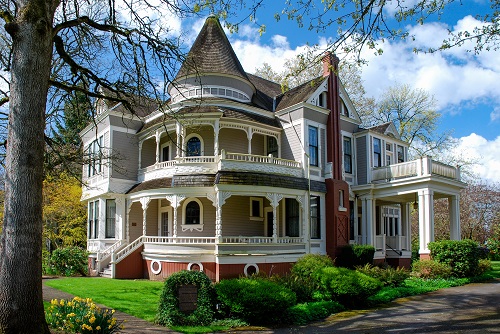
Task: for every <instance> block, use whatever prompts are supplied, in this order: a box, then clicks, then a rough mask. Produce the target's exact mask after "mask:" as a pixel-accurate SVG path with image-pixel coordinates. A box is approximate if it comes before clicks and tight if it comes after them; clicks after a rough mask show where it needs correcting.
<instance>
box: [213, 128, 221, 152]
mask: <svg viewBox="0 0 500 334" xmlns="http://www.w3.org/2000/svg"><path fill="white" fill-rule="evenodd" d="M219 130H220V127H219V120H218V119H216V120H215V124H214V156H218V155H219Z"/></svg>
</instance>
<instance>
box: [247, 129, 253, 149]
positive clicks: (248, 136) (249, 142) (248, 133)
mask: <svg viewBox="0 0 500 334" xmlns="http://www.w3.org/2000/svg"><path fill="white" fill-rule="evenodd" d="M252 136H253V132H252V128H248V131H247V139H248V154H252Z"/></svg>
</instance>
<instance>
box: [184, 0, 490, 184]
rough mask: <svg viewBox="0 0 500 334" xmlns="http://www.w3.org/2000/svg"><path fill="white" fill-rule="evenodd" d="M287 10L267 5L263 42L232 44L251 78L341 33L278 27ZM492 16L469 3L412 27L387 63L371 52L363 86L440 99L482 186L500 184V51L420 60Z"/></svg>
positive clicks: (446, 126) (444, 126)
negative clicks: (399, 88)
mask: <svg viewBox="0 0 500 334" xmlns="http://www.w3.org/2000/svg"><path fill="white" fill-rule="evenodd" d="M415 1H416V0H407V3H409V2H415ZM280 3H282V1H273V4H272V7H271V5H267V6H268V7H265V8H264V10H261V11H260V12H259V13H258V14H257V23H259V24H265V25H266V32H265V33H264V34H263V35H262V36H259V34H258V31H257V28H258V26H257V25H253V24H251V23H248V24H243V25H241V26H240V29H239V32H238V33H237V34H232V35H230V36H229V39H230V41H231V43H232V45H233V48H234V49H235V52H236V54H237V55H238V57H239V59H240V61H241V62H242V65H243V67H244V68H245V70H246V71H247V72H250V73H253V72H254V71H255V68H256V67H260V66H262V64H263V63H264V62H267V63H269V64H271V65H272V66H273V67H274V68H276V69H277V70H278V71H279V70H280V69H282V67H283V62H284V60H285V59H287V58H290V57H293V56H294V55H295V54H297V53H299V52H301V51H302V50H303V48H304V46H305V45H306V44H307V43H309V44H315V43H317V44H320V45H321V44H324V40H325V39H328V38H335V33H334V31H333V30H334V29H332V34H331V35H329V34H328V33H326V34H321V35H318V34H316V33H315V32H311V31H308V30H307V29H305V28H302V29H300V28H298V27H297V25H296V23H295V22H290V21H287V20H286V18H283V19H282V20H281V21H280V22H278V23H276V21H275V20H274V19H273V14H274V13H275V12H276V11H279V8H280V5H279V4H280ZM488 10H489V1H486V0H467V1H462V4H460V3H459V2H457V3H456V4H454V5H453V6H451V7H449V8H448V9H447V10H445V12H444V13H443V15H442V16H441V20H439V21H438V20H436V18H435V17H434V18H431V19H429V20H428V21H426V22H425V23H424V24H423V25H418V24H414V23H413V24H412V23H411V22H407V23H405V24H406V26H405V27H406V28H407V29H409V30H410V32H411V33H412V34H413V35H414V36H415V38H416V39H415V41H413V40H407V41H406V42H402V41H397V42H385V43H384V44H382V45H381V47H382V48H383V50H384V53H383V54H382V55H381V56H374V55H373V51H368V50H366V51H364V53H363V54H364V56H365V58H366V59H367V60H368V64H367V65H366V66H364V67H363V69H362V71H363V72H362V73H363V74H362V78H363V80H364V86H365V89H366V91H367V95H368V96H373V97H375V98H377V97H378V96H380V95H381V94H382V92H383V91H384V90H385V89H386V88H387V87H390V86H393V85H395V84H397V83H404V84H409V85H411V86H412V87H414V88H421V89H425V90H427V91H428V92H429V93H431V94H432V95H434V97H435V98H436V100H437V102H438V111H439V112H440V113H441V114H442V118H441V123H440V128H439V131H449V130H452V131H453V137H454V138H456V139H458V140H459V143H460V144H459V147H458V148H457V149H456V150H455V151H454V152H452V153H453V154H455V155H459V156H460V155H461V156H463V157H467V158H469V159H472V160H474V161H476V162H478V164H476V165H474V166H473V167H472V168H473V170H474V172H476V173H477V174H478V175H479V177H480V178H482V179H485V180H487V181H494V182H500V85H499V84H498V83H499V82H500V51H483V52H482V53H480V54H479V55H475V54H474V53H471V52H467V51H466V49H467V47H470V45H467V44H466V45H464V46H463V47H456V48H453V49H451V50H449V51H446V52H440V53H434V54H425V53H419V54H415V53H413V52H412V50H413V48H414V47H422V48H427V47H432V46H437V45H438V43H439V42H441V41H442V40H443V38H446V36H447V33H448V30H451V31H459V30H463V29H469V30H470V29H471V27H473V26H476V25H479V24H481V22H479V21H477V20H476V19H475V16H476V15H477V14H482V13H485V12H487V11H488ZM202 24H203V20H200V21H199V22H197V23H196V24H194V25H191V28H190V30H191V31H192V33H189V34H190V36H192V38H195V37H196V34H197V31H199V29H200V28H201V26H202ZM183 31H184V32H186V30H184V29H183Z"/></svg>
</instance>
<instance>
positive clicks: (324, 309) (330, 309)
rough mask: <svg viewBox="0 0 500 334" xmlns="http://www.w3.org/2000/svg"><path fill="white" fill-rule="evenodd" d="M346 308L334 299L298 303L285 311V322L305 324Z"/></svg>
mask: <svg viewBox="0 0 500 334" xmlns="http://www.w3.org/2000/svg"><path fill="white" fill-rule="evenodd" d="M343 310H345V308H344V307H343V306H342V305H341V304H339V303H337V302H334V301H331V300H329V301H319V302H310V303H303V304H297V305H294V306H292V307H290V308H289V309H287V310H286V311H285V313H284V314H283V318H282V320H283V322H284V323H286V324H290V325H305V324H307V323H309V322H312V321H316V320H320V319H324V318H326V317H328V316H330V315H331V314H333V313H337V312H340V311H343Z"/></svg>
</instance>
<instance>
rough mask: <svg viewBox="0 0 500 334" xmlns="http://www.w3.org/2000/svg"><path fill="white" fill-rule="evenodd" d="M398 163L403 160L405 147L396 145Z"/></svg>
mask: <svg viewBox="0 0 500 334" xmlns="http://www.w3.org/2000/svg"><path fill="white" fill-rule="evenodd" d="M397 149H398V163H400V162H404V161H405V148H404V147H403V146H400V145H398V148H397Z"/></svg>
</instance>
